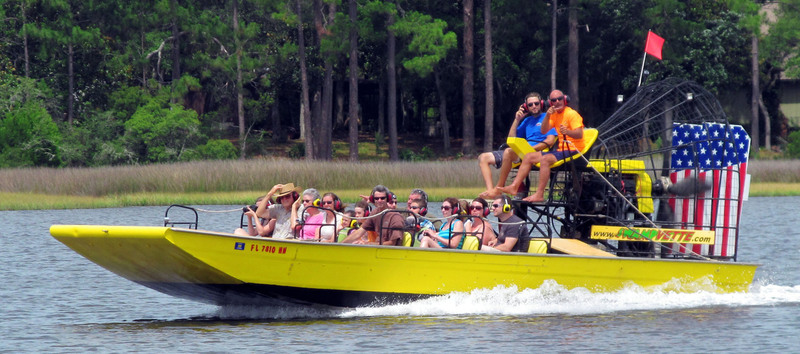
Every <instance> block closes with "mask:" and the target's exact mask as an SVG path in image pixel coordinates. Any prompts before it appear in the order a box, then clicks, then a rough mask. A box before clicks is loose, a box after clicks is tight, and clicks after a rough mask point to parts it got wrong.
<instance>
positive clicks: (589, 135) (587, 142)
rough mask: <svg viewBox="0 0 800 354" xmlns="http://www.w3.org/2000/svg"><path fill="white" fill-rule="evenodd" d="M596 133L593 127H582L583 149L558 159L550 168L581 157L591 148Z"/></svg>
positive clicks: (595, 138)
mask: <svg viewBox="0 0 800 354" xmlns="http://www.w3.org/2000/svg"><path fill="white" fill-rule="evenodd" d="M597 135H598V131H597V129H595V128H586V129H583V149H581V150H580V153H579V154H575V155H572V156H570V157H567V158H565V159H563V160H558V161H556V163H554V164H553V165H551V166H550V168H556V167H559V166H561V165H563V164H565V163H567V162H572V160H575V159H581V156H583V155H586V154H587V153H588V152H589V149H591V148H592V145H594V142H595V141H596V140H597ZM539 166H540V164H538V163H537V164H536V167H537V168H538V167H539Z"/></svg>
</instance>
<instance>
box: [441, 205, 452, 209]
mask: <svg viewBox="0 0 800 354" xmlns="http://www.w3.org/2000/svg"><path fill="white" fill-rule="evenodd" d="M450 209H451V208H450V206H449V205H442V210H450Z"/></svg>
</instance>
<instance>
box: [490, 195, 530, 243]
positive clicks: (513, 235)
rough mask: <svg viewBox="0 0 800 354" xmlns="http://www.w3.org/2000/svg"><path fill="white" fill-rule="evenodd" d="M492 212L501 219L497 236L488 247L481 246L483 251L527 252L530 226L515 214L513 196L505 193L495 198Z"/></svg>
mask: <svg viewBox="0 0 800 354" xmlns="http://www.w3.org/2000/svg"><path fill="white" fill-rule="evenodd" d="M492 213H493V214H494V216H496V217H497V220H498V221H499V225H498V231H497V238H496V239H495V240H493V241H490V242H489V244H487V246H488V247H481V251H502V252H527V251H528V242H529V241H530V239H529V238H528V228H527V227H525V224H524V223H523V221H522V219H520V218H519V216H516V215H514V211H513V209H512V208H511V198H509V197H508V196H506V195H504V196H501V197H500V198H497V199H495V200H494V202H492Z"/></svg>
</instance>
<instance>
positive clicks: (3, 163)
mask: <svg viewBox="0 0 800 354" xmlns="http://www.w3.org/2000/svg"><path fill="white" fill-rule="evenodd" d="M60 142H61V133H60V132H59V131H58V127H57V126H56V123H55V122H53V119H52V118H51V117H50V114H48V113H47V111H46V110H45V109H44V108H43V107H42V106H41V105H39V104H38V103H37V102H36V101H28V102H25V103H24V104H23V105H22V106H21V107H19V108H16V109H13V110H11V111H9V112H6V114H5V116H4V117H3V119H2V120H0V151H2V152H0V167H19V166H59V165H60V164H61V160H60V158H59V151H58V146H59V143H60Z"/></svg>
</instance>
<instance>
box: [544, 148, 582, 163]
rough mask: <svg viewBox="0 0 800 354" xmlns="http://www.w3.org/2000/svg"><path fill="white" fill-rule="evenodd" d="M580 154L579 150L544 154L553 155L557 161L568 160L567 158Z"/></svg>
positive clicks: (546, 153) (545, 153)
mask: <svg viewBox="0 0 800 354" xmlns="http://www.w3.org/2000/svg"><path fill="white" fill-rule="evenodd" d="M577 154H578V150H559V151H548V152H544V153H542V156H544V155H553V156H555V157H556V161H559V160H563V159H566V158H567V157H570V156H574V155H577Z"/></svg>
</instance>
